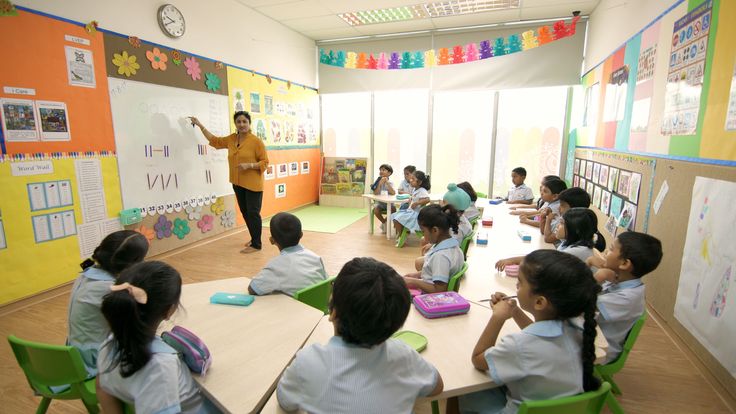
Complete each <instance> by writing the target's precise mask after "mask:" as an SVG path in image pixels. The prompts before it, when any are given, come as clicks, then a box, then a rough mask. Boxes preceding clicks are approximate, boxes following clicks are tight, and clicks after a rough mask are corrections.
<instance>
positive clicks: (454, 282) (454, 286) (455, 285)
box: [447, 262, 468, 292]
mask: <svg viewBox="0 0 736 414" xmlns="http://www.w3.org/2000/svg"><path fill="white" fill-rule="evenodd" d="M467 271H468V263H467V262H465V263H463V267H461V268H460V270H458V271H457V273H455V274H454V275H452V277H451V278H450V283H448V284H447V291H448V292H450V291H452V292H457V291H459V290H460V279H462V277H463V275H464V274H465V272H467Z"/></svg>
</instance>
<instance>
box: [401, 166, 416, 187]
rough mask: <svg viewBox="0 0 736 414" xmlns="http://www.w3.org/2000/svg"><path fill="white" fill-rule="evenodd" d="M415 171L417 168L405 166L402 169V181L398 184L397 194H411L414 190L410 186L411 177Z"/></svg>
mask: <svg viewBox="0 0 736 414" xmlns="http://www.w3.org/2000/svg"><path fill="white" fill-rule="evenodd" d="M416 171H417V167H415V166H413V165H407V166H406V167H404V179H403V180H401V183H400V184H399V194H411V193H412V191H413V190H414V189H413V188H412V186H411V183H410V181H411V176H412V175H414V173H415V172H416Z"/></svg>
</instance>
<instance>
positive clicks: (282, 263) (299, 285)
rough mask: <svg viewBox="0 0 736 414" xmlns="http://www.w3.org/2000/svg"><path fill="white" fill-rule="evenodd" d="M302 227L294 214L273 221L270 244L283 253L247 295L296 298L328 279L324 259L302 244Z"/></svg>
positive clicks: (285, 214) (257, 278)
mask: <svg viewBox="0 0 736 414" xmlns="http://www.w3.org/2000/svg"><path fill="white" fill-rule="evenodd" d="M302 235H303V233H302V223H301V221H299V218H298V217H297V216H295V215H293V214H291V213H278V214H276V215H275V216H273V218H272V219H271V237H269V240H270V241H271V244H275V245H276V247H278V248H279V251H280V252H281V253H280V254H279V255H278V256H276V257H274V258H273V259H271V260H270V261H269V262H268V263H267V264H266V267H264V268H263V269H261V271H260V272H259V273H258V275H257V276H256V277H255V278H254V279H253V280H251V281H250V285H249V286H248V293H250V294H251V295H268V294H269V293H273V292H275V291H279V292H283V293H285V294H287V295H289V296H292V297H293V296H294V294H295V293H296V292H298V291H299V290H301V289H303V288H305V287H307V286H312V285H313V284H315V283H317V282H320V281H322V280H325V279H327V272H325V265H324V263H322V259H321V258H320V257H319V256H317V255H316V254H314V252H312V251H311V250H309V249H305V248H304V247H302V245H301V244H299V240H301V238H302Z"/></svg>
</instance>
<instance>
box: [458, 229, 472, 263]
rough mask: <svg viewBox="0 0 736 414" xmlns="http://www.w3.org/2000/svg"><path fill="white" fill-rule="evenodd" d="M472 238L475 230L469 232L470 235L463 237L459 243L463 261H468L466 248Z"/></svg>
mask: <svg viewBox="0 0 736 414" xmlns="http://www.w3.org/2000/svg"><path fill="white" fill-rule="evenodd" d="M473 236H475V230H473V231H471V232H470V234H468V235H467V236H465V238H463V241H461V242H460V250H462V251H463V258H464V259H465V260H468V247H469V246H470V241H471V240H473Z"/></svg>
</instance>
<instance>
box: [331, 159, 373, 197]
mask: <svg viewBox="0 0 736 414" xmlns="http://www.w3.org/2000/svg"><path fill="white" fill-rule="evenodd" d="M367 165H368V160H367V159H366V158H332V157H325V158H324V163H323V167H322V178H321V183H320V188H321V193H320V194H337V195H346V196H360V195H362V194H364V193H365V180H366V167H367Z"/></svg>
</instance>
